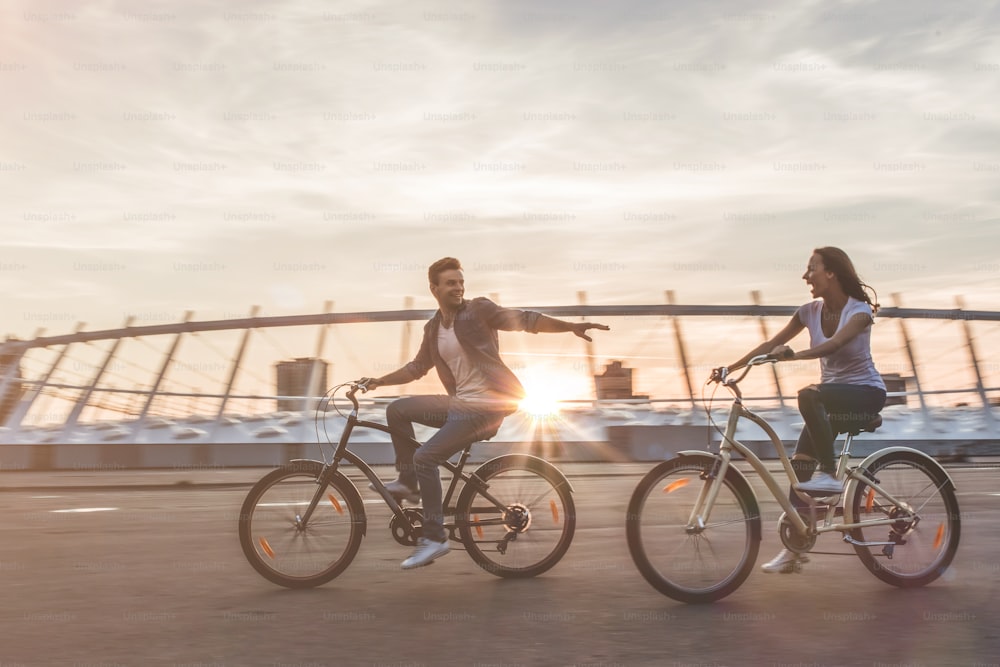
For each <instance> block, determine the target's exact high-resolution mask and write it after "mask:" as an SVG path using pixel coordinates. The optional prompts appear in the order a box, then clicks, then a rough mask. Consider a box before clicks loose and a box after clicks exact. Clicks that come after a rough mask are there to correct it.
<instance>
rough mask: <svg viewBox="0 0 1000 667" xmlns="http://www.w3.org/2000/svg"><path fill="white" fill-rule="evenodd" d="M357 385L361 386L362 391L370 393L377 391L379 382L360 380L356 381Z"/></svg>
mask: <svg viewBox="0 0 1000 667" xmlns="http://www.w3.org/2000/svg"><path fill="white" fill-rule="evenodd" d="M358 384H359V385H361V390H362V391H371V390H372V389H378V386H379V382H378V378H361V379H360V380H358Z"/></svg>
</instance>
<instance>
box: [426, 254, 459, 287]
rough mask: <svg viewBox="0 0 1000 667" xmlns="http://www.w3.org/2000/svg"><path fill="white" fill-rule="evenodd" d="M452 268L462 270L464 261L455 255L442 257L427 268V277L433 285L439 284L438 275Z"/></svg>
mask: <svg viewBox="0 0 1000 667" xmlns="http://www.w3.org/2000/svg"><path fill="white" fill-rule="evenodd" d="M452 270H458V271H461V270H462V263H461V262H460V261H458V260H457V259H455V258H454V257H442V258H441V259H439V260H438V261H436V262H434V263H433V264H431V268H429V269H427V279H428V280H430V281H431V284H432V285H437V282H438V277H439V276H440V275H441V274H442V273H444V272H445V271H452Z"/></svg>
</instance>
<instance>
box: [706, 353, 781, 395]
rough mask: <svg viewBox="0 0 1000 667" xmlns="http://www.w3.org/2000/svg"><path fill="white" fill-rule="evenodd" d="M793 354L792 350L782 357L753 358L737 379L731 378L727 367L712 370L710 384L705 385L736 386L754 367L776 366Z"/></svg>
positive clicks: (766, 355) (762, 356) (761, 356)
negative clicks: (714, 383) (716, 383)
mask: <svg viewBox="0 0 1000 667" xmlns="http://www.w3.org/2000/svg"><path fill="white" fill-rule="evenodd" d="M793 354H794V353H793V352H792V351H791V350H788V351H786V353H785V354H784V355H782V356H780V357H779V356H777V355H773V354H758V355H757V356H756V357H753V358H751V359H750V361H748V362H747V363H746V365H745V366H744V367H743V372H742V373H740V374H739V376H738V377H735V378H734V377H730V375H729V369H728V368H726V367H725V366H721V367H719V368H715V369H713V370H712V374H711V375H710V376H709V378H708V382H706V383H705V384H711V383H713V382H718V383H720V384H723V385H726V386H728V387H733V386H736V385H737V384H739V383H740V382H741V381H742V380H743V378H745V377H746V376H747V373H749V372H750V369H751V368H753V367H754V366H761V365H763V364H776V363H778V362H779V361H785V360H787V359H791V358H792V355H793Z"/></svg>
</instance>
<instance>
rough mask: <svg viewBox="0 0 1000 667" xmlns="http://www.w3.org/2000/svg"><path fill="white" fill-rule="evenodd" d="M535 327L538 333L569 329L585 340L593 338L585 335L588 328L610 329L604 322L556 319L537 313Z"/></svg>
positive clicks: (562, 331) (558, 331)
mask: <svg viewBox="0 0 1000 667" xmlns="http://www.w3.org/2000/svg"><path fill="white" fill-rule="evenodd" d="M536 327H537V329H536V331H538V332H539V333H564V332H567V331H571V332H573V335H575V336H579V337H580V338H582V339H584V340H587V341H591V340H593V339H592V338H591V337H590V336H588V335H587V331H588V330H590V329H599V330H601V331H610V330H611V327H609V326H607V325H606V324H596V323H594V322H566V321H565V320H557V319H556V318H554V317H549V316H548V315H539V316H538V321H537V322H536Z"/></svg>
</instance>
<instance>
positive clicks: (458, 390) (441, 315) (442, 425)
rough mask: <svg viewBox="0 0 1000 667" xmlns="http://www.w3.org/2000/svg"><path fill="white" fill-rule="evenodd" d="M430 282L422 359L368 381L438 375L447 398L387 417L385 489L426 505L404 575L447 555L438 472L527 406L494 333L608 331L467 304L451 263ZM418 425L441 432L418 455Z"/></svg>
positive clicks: (404, 407) (400, 408)
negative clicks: (390, 463)
mask: <svg viewBox="0 0 1000 667" xmlns="http://www.w3.org/2000/svg"><path fill="white" fill-rule="evenodd" d="M427 278H428V280H429V282H430V290H431V294H432V295H433V296H434V298H435V299H436V300H437V302H438V307H439V309H438V311H437V312H436V313H435V314H434V317H432V318H431V319H430V320H429V321H428V322H427V324H426V325H425V326H424V337H423V341H422V342H421V344H420V350H419V351H418V352H417V356H416V357H415V358H414V359H413V361H411V362H410V363H408V364H406V365H405V366H403V367H402V368H400V369H398V370H395V371H393V372H392V373H388V374H387V375H384V376H382V377H380V378H374V379H369V380H368V388H369V389H374V388H376V387H379V386H383V385H399V384H406V383H408V382H412V381H414V380H417V379H419V378H421V377H423V376H424V375H426V374H427V372H428V371H429V370H430V369H431V368H434V369H435V370H436V371H437V373H438V377H439V378H440V379H441V383H442V384H443V385H444V387H445V390H446V391H447V392H448V393H447V395H446V396H442V395H435V396H410V397H406V398H400V399H397V400H395V401H393V402H392V403H391V404H389V407H388V408H387V409H386V421H387V422H388V425H389V428H390V429H391V430H392V444H393V447H394V448H395V450H396V469H397V470H398V471H399V477H398V478H397V479H396V480H394V481H391V482H389V483H387V484H386V485H385V486H386V489H388V490H389V492H390V493H392V495H393V496H394V497H395V498H396V499H397V500H399V501H403V500H407V501H410V502H416V501H417V500H420V501H422V503H423V536H422V537H421V538H420V539H419V540H418V543H417V547H416V549H415V550H414V551H413V554H411V555H410V557H409V558H407V559H406V560H404V561H403V563H402V568H403V569H404V570H407V569H411V568H415V567H420V566H421V565H427V564H429V563H431V562H433V561H434V560H435V559H437V558H439V557H441V556H443V555H445V554H447V553H448V549H449V547H448V536H447V534H446V533H445V530H444V509H443V507H442V499H441V476H440V470H439V466H440V465H441V464H442V463H444V462H445V461H447V460H448V459H449V458H450V457H451V456H453V455H454V454H455V453H457V452H459V451H461V450H463V449H465V447H466V446H468V445H469V444H471V443H473V442H478V441H480V440H487V439H489V438H492V437H493V436H494V435H496V433H497V431H498V430H499V429H500V425H501V424H502V423H503V420H504V418H505V417H506V416H507V415H509V414H511V413H513V412H514V411H516V410H517V404H518V402H519V401H520V400H521V399H522V398H524V388H523V387H522V386H521V383H520V381H518V379H517V377H516V376H515V375H514V373H513V372H512V371H511V370H510V369H509V368H508V367H507V366H506V365H505V364H504V363H503V361H502V360H501V359H500V346H499V336H498V335H497V331H527V332H530V333H539V332H541V333H562V332H572V333H573V334H575V335H577V336H579V337H580V338H583V339H585V340H588V341H589V340H591V338H590V336H588V335H587V333H586V332H587V331H588V330H589V329H601V330H604V331H607V330H609V327H607V326H605V325H603V324H593V323H590V322H565V321H563V320H557V319H554V318H551V317H548V316H546V315H542V314H541V313H536V312H533V311H527V310H514V309H510V308H501V307H500V306H498V305H497V304H495V303H493V302H492V301H490V300H489V299H486V298H483V297H479V298H476V299H472V300H471V301H470V300H467V299H465V279H464V274H463V273H462V265H461V263H460V262H459V261H458V260H457V259H455V258H454V257H445V258H443V259H439V260H438V261H436V262H434V264H432V265H431V266H430V268H429V269H428V271H427ZM414 423H418V424H423V425H425V426H431V427H435V428H438V429H439V430H438V432H437V433H435V434H434V436H433V437H431V438H430V439H429V440H428V441H427V442H426V443H425V444H424V445H423V446H421V447H420V448H419V449H415V448H414V447H413V445H412V444H411V443H410V441H409V440H408V438H409V439H412V438H413V437H414V431H413V424H414Z"/></svg>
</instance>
